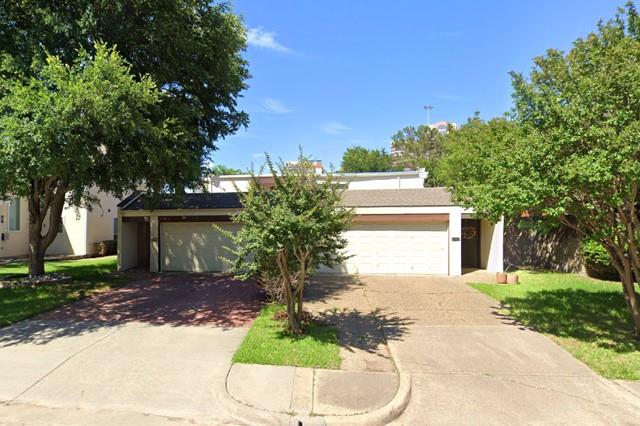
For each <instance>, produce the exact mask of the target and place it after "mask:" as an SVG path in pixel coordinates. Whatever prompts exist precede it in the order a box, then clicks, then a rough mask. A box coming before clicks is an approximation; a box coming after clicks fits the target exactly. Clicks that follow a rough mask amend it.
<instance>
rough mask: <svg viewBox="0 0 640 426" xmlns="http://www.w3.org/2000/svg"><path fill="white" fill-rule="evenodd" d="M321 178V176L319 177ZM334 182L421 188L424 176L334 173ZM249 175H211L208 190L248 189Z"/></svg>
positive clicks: (359, 186) (364, 186)
mask: <svg viewBox="0 0 640 426" xmlns="http://www.w3.org/2000/svg"><path fill="white" fill-rule="evenodd" d="M321 179H322V178H321ZM334 180H335V182H338V183H340V184H343V185H346V186H347V188H348V189H406V188H423V187H424V176H421V175H420V174H419V173H417V172H416V173H410V174H404V175H403V174H399V175H398V174H394V173H389V174H388V175H385V173H379V174H377V173H371V174H369V175H368V176H353V175H350V176H348V175H339V174H336V175H334ZM250 182H251V177H250V176H246V175H239V176H236V177H229V176H224V177H220V176H212V177H211V178H210V180H209V191H210V192H235V191H236V189H235V186H234V183H235V185H236V186H237V187H238V189H239V190H240V191H241V192H245V191H247V190H248V189H249V183H250Z"/></svg>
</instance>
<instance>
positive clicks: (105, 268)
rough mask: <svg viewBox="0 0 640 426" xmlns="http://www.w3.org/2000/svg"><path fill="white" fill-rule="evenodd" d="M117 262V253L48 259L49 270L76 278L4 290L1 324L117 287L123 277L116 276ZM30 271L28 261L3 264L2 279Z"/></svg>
mask: <svg viewBox="0 0 640 426" xmlns="http://www.w3.org/2000/svg"><path fill="white" fill-rule="evenodd" d="M116 263H117V262H116V257H115V256H108V257H102V258H94V259H81V260H58V261H49V262H46V264H45V271H46V272H47V273H49V272H58V273H64V274H66V275H69V276H71V278H72V281H71V282H68V283H62V284H47V285H42V286H38V287H35V288H26V287H23V288H15V289H10V288H2V289H0V327H3V326H5V325H9V324H12V323H14V322H17V321H21V320H23V319H26V318H29V317H32V316H34V315H36V314H39V313H41V312H46V311H50V310H52V309H54V308H57V307H58V306H61V305H64V304H66V303H69V302H72V301H74V300H78V299H81V298H83V297H86V296H89V295H91V294H95V293H97V292H100V291H104V290H108V289H110V288H112V287H113V286H116V285H117V284H118V283H119V280H118V279H117V278H116V277H114V276H113V275H112V272H114V271H115V270H116ZM27 274H28V267H27V264H26V263H25V262H13V263H10V264H6V265H0V280H2V279H6V278H9V277H14V276H26V275H27Z"/></svg>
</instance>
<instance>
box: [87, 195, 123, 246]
mask: <svg viewBox="0 0 640 426" xmlns="http://www.w3.org/2000/svg"><path fill="white" fill-rule="evenodd" d="M97 196H98V198H99V199H100V203H99V204H95V205H94V206H93V209H92V210H91V211H90V212H89V213H88V216H87V237H86V245H87V253H88V254H93V253H94V246H93V245H94V243H98V242H100V241H106V240H113V230H114V229H113V224H114V220H115V219H116V218H117V217H118V203H119V200H118V199H117V198H115V197H114V196H112V195H111V194H106V193H104V192H99V193H98V194H97Z"/></svg>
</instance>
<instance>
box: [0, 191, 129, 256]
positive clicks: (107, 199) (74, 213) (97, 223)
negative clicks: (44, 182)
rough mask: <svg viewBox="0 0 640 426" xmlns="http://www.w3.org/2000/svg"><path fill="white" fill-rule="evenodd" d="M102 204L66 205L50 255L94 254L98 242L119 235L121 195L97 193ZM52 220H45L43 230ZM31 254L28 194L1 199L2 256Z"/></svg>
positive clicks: (0, 244) (44, 230)
mask: <svg viewBox="0 0 640 426" xmlns="http://www.w3.org/2000/svg"><path fill="white" fill-rule="evenodd" d="M97 196H98V199H99V204H96V205H94V206H93V208H92V210H91V211H89V210H88V209H87V208H75V207H69V206H65V208H64V210H63V212H62V227H61V229H60V230H59V231H58V236H57V237H56V239H55V240H54V241H53V243H52V244H51V245H50V246H49V248H48V249H47V255H69V256H86V255H92V254H94V250H95V248H94V243H97V242H100V241H105V240H113V239H117V235H116V233H117V210H118V201H119V200H118V199H117V198H115V197H113V196H111V195H109V194H105V193H103V192H98V193H97ZM48 225H49V221H48V220H45V222H44V224H43V232H47V226H48ZM28 254H29V207H28V204H27V199H26V198H17V197H16V198H11V199H8V200H4V201H3V200H0V257H21V256H26V255H28Z"/></svg>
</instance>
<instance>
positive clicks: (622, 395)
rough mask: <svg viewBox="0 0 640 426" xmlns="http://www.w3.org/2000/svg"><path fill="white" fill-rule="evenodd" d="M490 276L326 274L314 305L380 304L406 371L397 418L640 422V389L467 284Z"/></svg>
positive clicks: (365, 307)
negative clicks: (408, 386)
mask: <svg viewBox="0 0 640 426" xmlns="http://www.w3.org/2000/svg"><path fill="white" fill-rule="evenodd" d="M493 279H494V276H492V275H489V274H486V273H485V274H484V275H483V273H482V272H480V271H478V272H475V273H473V274H470V275H465V276H463V277H462V278H449V277H400V276H368V277H365V276H361V277H357V278H356V277H351V278H350V279H343V280H342V282H338V281H335V280H327V279H325V280H324V281H325V282H324V284H328V286H327V287H326V291H324V294H323V291H322V290H321V286H320V285H318V286H317V289H316V290H314V291H315V292H316V293H317V294H318V295H319V296H324V297H317V301H315V302H313V304H312V306H314V307H315V308H316V309H319V308H321V307H324V308H327V309H335V308H338V309H343V308H351V309H353V308H355V309H358V310H359V312H361V313H362V315H365V316H366V315H367V314H366V312H371V311H374V312H378V317H379V318H380V319H381V322H382V325H383V326H384V327H385V329H386V334H387V337H388V346H389V349H390V351H391V353H392V354H393V355H394V358H395V359H396V362H397V363H398V364H399V368H400V369H401V370H403V371H405V372H409V373H410V374H411V377H412V385H413V387H412V396H411V402H410V403H409V406H408V407H407V409H406V411H405V412H404V414H403V415H402V416H401V417H400V418H399V419H397V421H396V424H399V425H418V424H420V425H422V424H461V423H462V424H465V423H466V424H487V423H490V424H496V423H500V424H521V423H563V424H566V423H572V424H573V423H582V424H611V423H627V424H629V423H632V424H637V423H640V398H638V397H637V396H635V395H634V394H632V393H631V392H629V391H628V390H626V389H624V388H622V387H621V386H619V385H618V384H616V383H614V382H611V381H609V380H606V379H603V378H601V377H600V376H598V375H596V374H595V373H594V372H592V371H591V370H590V369H589V368H588V367H586V366H585V365H584V364H582V363H581V362H579V361H577V360H576V359H575V358H573V357H572V356H571V355H569V354H568V353H567V352H565V351H564V350H563V349H562V348H560V347H559V346H557V345H556V344H555V343H553V342H552V341H551V340H549V339H548V338H546V337H545V336H543V335H541V334H539V333H536V332H534V331H531V330H527V329H525V328H524V327H521V326H519V325H517V324H515V323H514V321H512V320H511V319H509V318H506V317H504V316H501V315H500V314H499V313H498V305H497V302H496V301H495V300H493V299H491V298H490V297H488V296H485V295H484V294H482V293H480V292H478V291H476V290H474V289H473V288H471V287H470V286H468V285H466V283H465V282H466V281H469V282H490V281H491V280H493ZM320 284H323V283H322V282H321V283H320ZM385 318H386V319H385Z"/></svg>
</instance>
